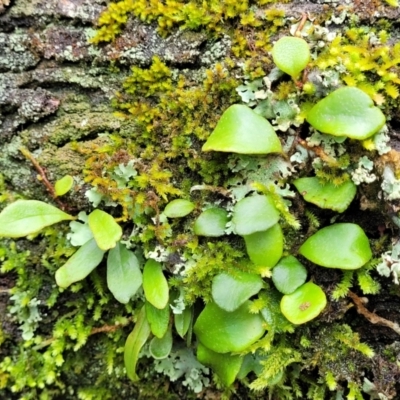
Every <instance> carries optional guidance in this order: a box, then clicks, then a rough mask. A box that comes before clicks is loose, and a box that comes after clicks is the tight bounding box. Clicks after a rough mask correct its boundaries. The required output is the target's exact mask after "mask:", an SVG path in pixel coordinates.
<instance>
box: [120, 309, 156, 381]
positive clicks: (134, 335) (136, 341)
mask: <svg viewBox="0 0 400 400" xmlns="http://www.w3.org/2000/svg"><path fill="white" fill-rule="evenodd" d="M149 336H150V326H149V323H148V322H147V319H146V310H145V308H144V307H142V309H141V310H140V312H139V315H138V318H137V321H136V324H135V327H134V328H133V331H132V332H131V333H130V334H129V336H128V338H127V339H126V342H125V348H124V362H125V368H126V374H127V375H128V378H129V379H131V380H132V381H133V382H136V381H138V380H139V377H138V376H137V374H136V364H137V362H138V359H139V353H140V350H141V349H142V347H143V345H144V344H145V343H146V341H147V339H148V338H149Z"/></svg>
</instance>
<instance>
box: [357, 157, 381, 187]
mask: <svg viewBox="0 0 400 400" xmlns="http://www.w3.org/2000/svg"><path fill="white" fill-rule="evenodd" d="M373 168H374V163H373V162H372V161H371V160H370V159H369V158H368V157H366V156H362V157H361V158H360V159H359V161H358V164H357V168H356V169H355V170H354V171H353V172H352V173H351V179H352V181H353V182H354V183H355V184H356V185H360V184H361V183H372V182H374V181H376V175H375V174H373V173H371V171H372V170H373Z"/></svg>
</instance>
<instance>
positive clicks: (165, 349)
mask: <svg viewBox="0 0 400 400" xmlns="http://www.w3.org/2000/svg"><path fill="white" fill-rule="evenodd" d="M172 343H173V341H172V330H171V327H169V329H167V332H165V335H164V336H163V337H162V338H158V337H154V338H153V339H151V342H150V346H149V351H150V354H151V356H152V357H153V358H155V359H156V360H162V359H163V358H167V357H168V356H169V353H171V350H172Z"/></svg>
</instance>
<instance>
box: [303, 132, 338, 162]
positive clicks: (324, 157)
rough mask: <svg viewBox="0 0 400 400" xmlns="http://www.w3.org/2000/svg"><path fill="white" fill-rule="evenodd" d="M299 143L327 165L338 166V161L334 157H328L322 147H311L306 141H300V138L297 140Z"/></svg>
mask: <svg viewBox="0 0 400 400" xmlns="http://www.w3.org/2000/svg"><path fill="white" fill-rule="evenodd" d="M297 142H298V143H299V144H300V145H301V146H303V147H304V148H305V149H306V150H309V151H312V152H314V153H315V154H316V155H317V156H318V157H319V158H321V160H322V161H325V162H326V163H328V164H331V165H332V164H336V160H335V159H334V158H333V157H331V156H328V155H327V154H326V153H325V152H324V150H322V148H321V147H319V146H313V147H311V146H309V144H308V143H307V142H306V141H305V140H303V139H300V138H298V139H297Z"/></svg>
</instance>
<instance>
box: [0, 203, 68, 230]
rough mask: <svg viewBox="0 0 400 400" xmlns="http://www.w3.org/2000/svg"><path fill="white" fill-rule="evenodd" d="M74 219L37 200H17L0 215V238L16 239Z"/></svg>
mask: <svg viewBox="0 0 400 400" xmlns="http://www.w3.org/2000/svg"><path fill="white" fill-rule="evenodd" d="M71 219H74V217H73V216H72V215H69V214H67V213H65V212H64V211H61V210H59V209H58V208H57V207H54V206H52V205H50V204H47V203H44V202H43V201H38V200H17V201H16V202H14V203H12V204H10V205H9V206H7V207H6V208H5V209H4V210H3V211H2V212H1V213H0V237H2V236H3V237H12V238H18V237H22V236H27V235H30V234H32V233H36V232H39V231H40V230H42V229H43V228H45V227H46V226H49V225H53V224H56V223H57V222H60V221H64V220H71Z"/></svg>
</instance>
